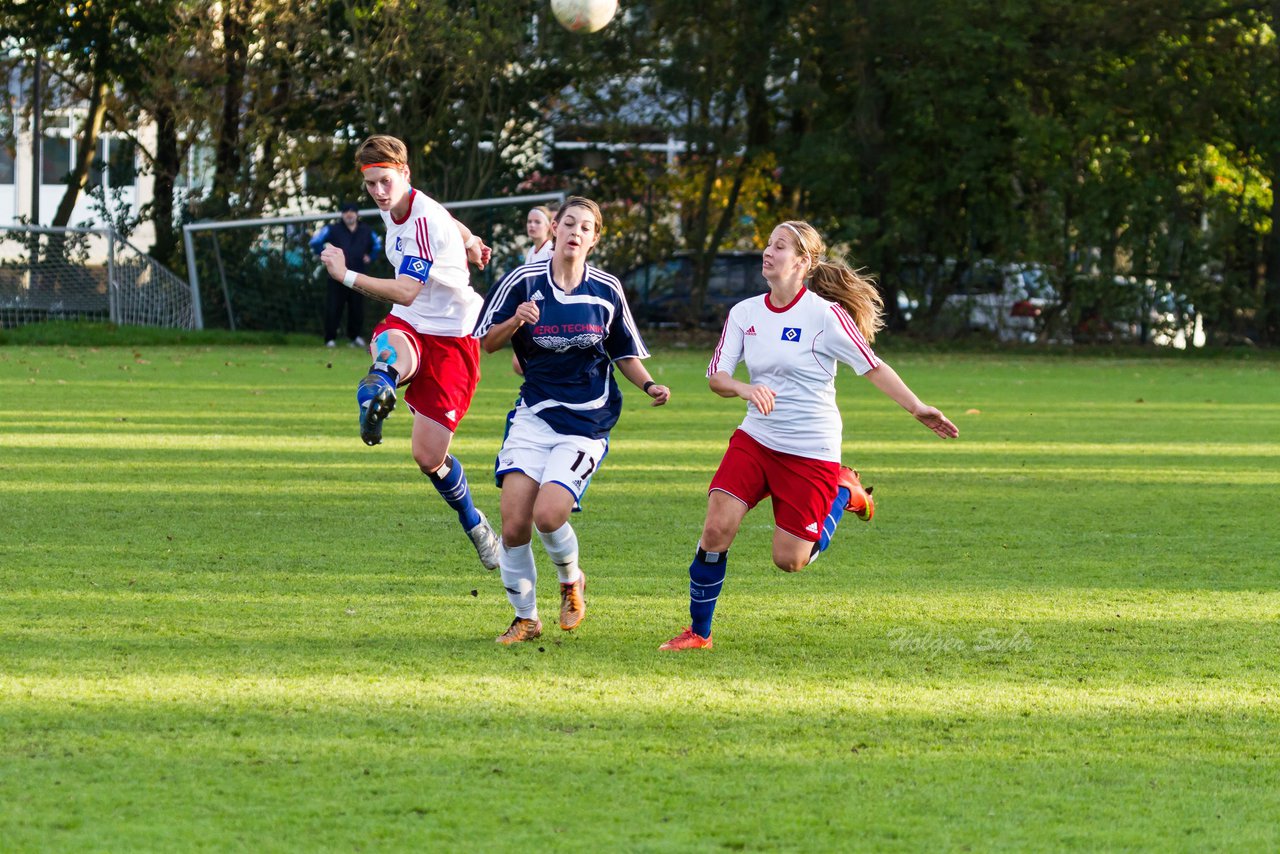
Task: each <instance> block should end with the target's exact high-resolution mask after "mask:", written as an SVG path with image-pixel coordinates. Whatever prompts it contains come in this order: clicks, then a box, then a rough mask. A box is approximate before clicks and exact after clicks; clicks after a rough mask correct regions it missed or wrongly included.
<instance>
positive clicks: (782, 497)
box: [707, 430, 840, 543]
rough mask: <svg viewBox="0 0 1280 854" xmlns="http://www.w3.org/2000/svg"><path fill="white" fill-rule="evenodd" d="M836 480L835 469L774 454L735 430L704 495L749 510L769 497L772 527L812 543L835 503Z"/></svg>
mask: <svg viewBox="0 0 1280 854" xmlns="http://www.w3.org/2000/svg"><path fill="white" fill-rule="evenodd" d="M839 476H840V464H839V463H833V462H828V461H827V460H812V459H809V458H808V457H798V456H796V455H795V454H784V453H782V452H781V451H774V450H772V449H770V448H766V447H765V446H764V445H761V444H760V443H759V442H757V441H756V440H755V439H752V438H751V437H750V436H748V435H747V434H746V433H743V432H742V431H741V430H735V431H734V433H733V436H732V438H730V439H729V449H728V450H727V451H725V452H724V459H722V460H720V468H718V469H716V474H715V477H713V478H711V486H710V487H709V488H708V490H707V491H708V492H710V491H712V490H715V489H718V490H720V491H721V492H726V493H728V494H729V495H732V496H733V497H734V498H736V499H738V500H739V501H741V502H742V503H743V504H745V505H747V507H755V506H756V505H757V504H759V503H760V501H761V500H762V499H764V497H765V496H768V495H772V496H773V522H774V524H775V525H777V526H778V527H779V528H781V529H782V530H784V531H786V532H787V533H788V534H791V535H792V536H794V537H799V538H800V539H802V540H808V541H809V542H811V543H816V542H817V541H818V540H819V539H821V537H822V523H823V522H824V521H826V518H827V514H828V513H830V512H831V504H832V502H834V501H835V500H836V479H837V478H838V477H839Z"/></svg>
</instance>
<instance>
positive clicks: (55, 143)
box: [40, 136, 71, 184]
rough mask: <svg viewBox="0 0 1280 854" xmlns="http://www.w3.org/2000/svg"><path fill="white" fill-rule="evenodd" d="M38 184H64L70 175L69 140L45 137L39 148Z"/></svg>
mask: <svg viewBox="0 0 1280 854" xmlns="http://www.w3.org/2000/svg"><path fill="white" fill-rule="evenodd" d="M40 149H41V152H42V157H41V160H40V182H41V183H43V184H65V183H67V176H68V175H70V174H71V140H69V139H61V138H59V137H56V136H46V137H45V138H44V143H43V144H42V145H41V146H40Z"/></svg>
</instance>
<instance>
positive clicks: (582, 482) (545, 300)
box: [474, 196, 671, 645]
mask: <svg viewBox="0 0 1280 854" xmlns="http://www.w3.org/2000/svg"><path fill="white" fill-rule="evenodd" d="M552 226H553V229H554V239H555V251H554V253H553V254H552V256H551V259H550V260H548V261H539V262H537V263H534V264H526V265H524V266H522V267H517V268H516V269H515V270H512V271H511V272H510V273H508V274H507V275H506V276H505V277H503V279H502V281H500V282H498V284H497V285H495V286H494V287H493V289H492V290H490V291H489V294H488V296H487V297H486V298H485V302H484V306H483V308H482V309H481V312H480V320H479V322H477V324H476V328H475V332H474V335H475V337H477V338H479V339H480V344H481V346H483V347H484V349H485V351H486V352H489V353H493V352H495V351H497V350H499V349H500V348H501V347H502V346H503V345H505V344H506V343H507V342H511V346H512V348H513V349H514V350H515V354H516V358H517V359H518V360H519V362H520V367H521V368H522V369H523V371H524V384H523V385H522V386H521V387H520V399H519V401H517V403H516V408H515V412H514V413H513V415H512V418H511V419H510V423H509V427H508V431H507V435H506V438H505V439H504V440H503V443H502V449H501V450H500V451H499V452H498V459H497V462H496V464H495V468H494V474H495V476H496V477H497V480H498V485H499V486H500V487H501V488H502V502H501V508H502V546H501V548H500V550H499V554H498V565H499V569H501V571H502V583H503V585H504V586H505V587H506V589H507V599H508V600H509V601H510V602H511V605H512V607H514V608H515V612H516V615H515V619H514V620H512V621H511V625H510V627H508V628H507V630H506V632H504V633H503V634H502V635H501V636H499V637H498V639H497V640H498V643H501V644H505V645H510V644H514V643H519V642H521V641H527V640H533V639H534V638H536V637H538V636H539V635H540V634H542V622H541V621H540V620H539V619H538V605H537V598H536V589H535V588H536V583H537V577H538V574H537V569H536V567H535V565H534V560H533V549H532V545H531V541H532V539H533V528H535V527H536V528H537V529H538V538H539V539H540V540H542V545H543V546H544V547H545V548H546V550H547V554H548V556H550V558H551V560H552V562H553V563H554V564H555V565H556V570H557V574H558V575H559V577H560V628H562V629H564V630H565V631H570V630H572V629H575V628H577V627H578V625H579V624H580V623H581V622H582V618H583V616H584V615H585V614H586V601H585V599H584V597H583V592H584V590H585V588H586V578H585V576H584V575H583V574H582V570H581V568H579V566H578V536H577V534H576V533H575V532H574V530H573V526H571V525H570V524H569V514H570V512H572V510H573V507H574V504H575V503H576V502H577V501H578V499H579V498H580V497H581V496H582V493H583V492H584V491H585V490H586V488H587V484H588V483H590V481H591V478H592V476H593V475H595V473H596V471H598V470H599V468H600V464H601V462H603V460H604V457H605V454H607V453H608V452H609V431H610V430H612V429H613V425H614V424H616V423H618V416H619V415H620V414H621V412H622V392H621V391H620V390H619V389H618V384H617V382H616V381H615V380H614V377H613V370H614V367H617V369H618V370H619V371H621V372H622V375H623V376H624V377H626V378H627V379H628V380H630V381H631V382H632V383H633V384H634V385H635V386H636V387H638V388H640V389H641V390H642V391H644V393H645V394H647V395H648V396H649V397H650V398H652V401H653V402H652V405H653V406H661V405H663V404H664V403H666V402H667V400H668V399H669V398H670V397H671V390H670V389H669V388H667V387H666V386H663V385H659V384H658V383H656V382H655V381H654V380H653V378H652V377H651V376H650V375H649V372H648V371H647V370H646V369H645V367H644V364H643V363H642V362H641V359H646V358H648V356H649V351H648V350H646V349H645V346H644V341H643V340H641V338H640V332H639V330H638V329H637V328H636V325H635V321H634V319H632V316H631V309H630V308H629V307H628V306H627V299H626V296H625V295H624V294H623V291H622V285H621V283H620V282H619V281H618V280H617V279H616V278H614V277H613V276H611V275H609V274H608V273H606V272H604V271H603V270H600V269H598V268H596V267H592V266H591V265H589V264H588V263H587V256H588V255H590V253H591V250H592V249H593V248H594V247H595V245H596V243H597V242H598V241H599V240H600V233H601V230H602V228H603V220H602V218H601V216H600V208H599V206H598V205H597V204H596V203H595V202H593V201H591V200H590V199H584V198H581V197H579V196H573V197H571V198H569V200H568V201H566V202H565V203H564V205H563V207H561V208H560V210H559V211H558V212H557V213H556V216H555V219H554V220H553V222H552Z"/></svg>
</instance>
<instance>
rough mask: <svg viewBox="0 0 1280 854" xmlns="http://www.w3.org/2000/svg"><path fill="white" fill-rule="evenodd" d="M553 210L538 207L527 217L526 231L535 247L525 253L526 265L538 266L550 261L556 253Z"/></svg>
mask: <svg viewBox="0 0 1280 854" xmlns="http://www.w3.org/2000/svg"><path fill="white" fill-rule="evenodd" d="M551 219H552V217H551V209H550V208H548V207H546V206H545V205H538V206H536V207H532V208H530V209H529V215H528V216H527V217H525V221H524V230H525V234H527V235H529V239H530V240H532V241H533V245H532V246H530V247H529V249H528V250H527V251H526V252H525V253H524V262H525V263H526V264H536V263H538V262H539V261H550V260H551V255H552V253H554V252H555V248H556V245H555V240H554V238H555V233H554V231H553V230H552V226H551Z"/></svg>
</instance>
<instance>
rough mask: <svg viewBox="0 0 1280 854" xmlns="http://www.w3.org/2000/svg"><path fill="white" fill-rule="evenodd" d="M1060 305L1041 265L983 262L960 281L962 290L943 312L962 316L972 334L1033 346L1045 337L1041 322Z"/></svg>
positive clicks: (947, 299)
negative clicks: (989, 335) (1050, 309)
mask: <svg viewBox="0 0 1280 854" xmlns="http://www.w3.org/2000/svg"><path fill="white" fill-rule="evenodd" d="M1058 302H1059V297H1058V293H1057V291H1056V290H1055V289H1054V287H1053V285H1051V284H1050V283H1049V276H1048V274H1047V271H1046V270H1045V269H1044V268H1043V267H1041V266H1040V265H1038V264H1005V265H1002V266H998V265H996V264H995V263H993V262H989V261H980V262H978V263H977V264H975V265H974V266H973V267H972V268H970V269H969V270H967V271H966V272H965V274H964V275H962V276H961V277H960V290H959V291H958V292H956V293H953V294H951V295H949V296H948V297H947V298H946V299H945V300H943V310H944V311H946V312H952V313H954V314H956V315H958V316H959V317H960V318H961V319H962V321H963V323H964V324H965V326H966V327H967V328H969V329H971V330H975V331H982V332H992V333H995V335H996V337H997V338H999V339H1000V340H1001V341H1023V342H1028V343H1030V342H1033V341H1035V340H1037V338H1039V337H1040V335H1041V334H1042V331H1043V330H1042V329H1041V323H1040V320H1039V318H1040V317H1041V316H1042V315H1043V314H1044V312H1045V311H1046V310H1048V309H1049V308H1051V307H1053V306H1055V305H1057V303H1058Z"/></svg>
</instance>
